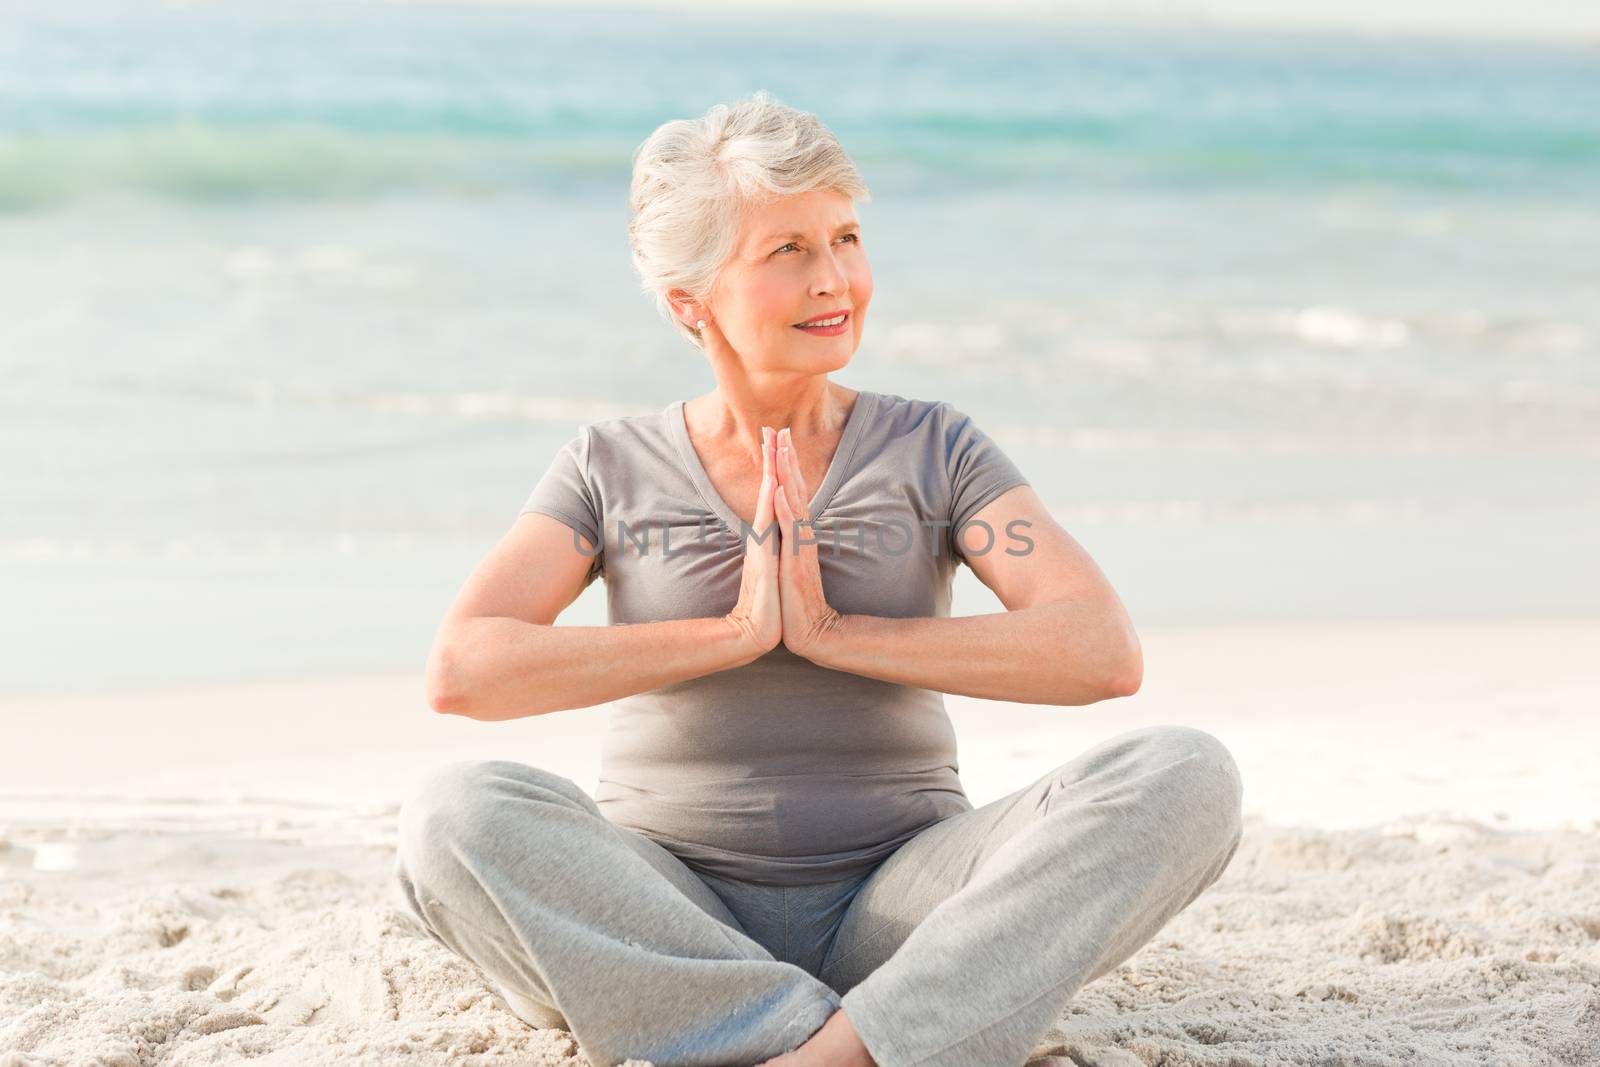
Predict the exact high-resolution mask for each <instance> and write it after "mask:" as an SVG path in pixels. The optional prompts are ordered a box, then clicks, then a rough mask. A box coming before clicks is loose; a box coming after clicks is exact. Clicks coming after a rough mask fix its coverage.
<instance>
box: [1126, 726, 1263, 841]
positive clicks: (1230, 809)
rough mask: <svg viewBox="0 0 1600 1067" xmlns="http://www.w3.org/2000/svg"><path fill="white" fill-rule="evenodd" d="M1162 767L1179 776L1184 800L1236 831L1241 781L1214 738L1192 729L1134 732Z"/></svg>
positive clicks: (1160, 728)
mask: <svg viewBox="0 0 1600 1067" xmlns="http://www.w3.org/2000/svg"><path fill="white" fill-rule="evenodd" d="M1138 733H1139V734H1140V735H1142V739H1143V741H1144V743H1145V744H1147V745H1149V746H1151V749H1152V750H1153V751H1154V752H1156V753H1157V754H1158V755H1159V757H1160V758H1161V760H1162V763H1163V765H1164V766H1166V767H1167V768H1168V769H1169V770H1171V771H1172V772H1173V773H1175V774H1176V775H1178V776H1179V779H1180V780H1181V782H1182V783H1183V789H1184V800H1185V802H1186V803H1187V804H1188V805H1191V806H1198V807H1202V808H1204V810H1205V811H1206V812H1208V813H1210V814H1212V815H1214V816H1215V817H1216V818H1218V819H1219V820H1221V821H1223V822H1225V823H1227V824H1228V825H1229V827H1230V828H1231V829H1232V830H1234V831H1236V830H1237V829H1238V826H1239V823H1240V819H1241V812H1240V809H1241V807H1242V805H1243V800H1244V779H1243V776H1242V775H1241V774H1240V772H1239V764H1238V761H1236V760H1235V759H1234V758H1233V753H1232V752H1230V751H1229V750H1228V746H1227V745H1225V744H1223V743H1222V741H1221V740H1220V739H1219V738H1218V737H1217V736H1216V735H1215V734H1211V733H1208V732H1207V731H1205V730H1201V729H1198V728H1197V727H1193V726H1182V725H1176V724H1169V725H1161V726H1151V727H1148V728H1146V729H1144V730H1141V731H1138Z"/></svg>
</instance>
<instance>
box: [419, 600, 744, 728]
mask: <svg viewBox="0 0 1600 1067" xmlns="http://www.w3.org/2000/svg"><path fill="white" fill-rule="evenodd" d="M756 658H757V654H756V653H755V651H754V649H753V648H752V647H751V643H750V641H749V639H748V638H747V637H746V636H745V635H744V634H743V633H742V632H740V630H739V629H738V627H736V626H735V625H734V624H733V623H731V622H730V621H729V620H728V619H727V618H726V617H716V618H704V619H672V620H666V621H662V622H645V623H633V624H622V623H619V624H615V625H611V626H554V625H551V626H540V625H537V624H535V623H529V622H523V621H522V620H521V619H513V618H504V617H492V618H478V619H469V620H467V621H466V622H463V623H458V624H457V625H456V627H455V628H454V629H453V630H452V631H451V633H450V635H449V638H448V640H447V641H445V642H444V643H443V644H442V645H441V647H440V649H439V651H438V652H437V653H436V656H435V660H434V663H432V664H431V665H430V667H429V676H430V680H429V689H430V690H431V691H432V692H433V693H434V694H435V695H434V696H433V697H431V698H430V699H431V702H432V704H433V706H434V709H435V710H437V711H442V712H447V713H449V714H452V715H465V716H466V717H468V718H471V719H482V720H484V721H499V720H504V719H520V718H524V717H526V716H529V715H543V714H545V713H546V712H550V711H565V710H567V709H569V708H587V707H591V706H593V705H595V704H604V703H606V702H607V701H611V700H617V699H619V698H621V697H626V696H632V695H633V694H635V693H643V692H646V691H648V690H651V689H659V688H661V687H662V686H667V685H672V684H674V683H677V682H682V681H686V680H687V679H690V678H698V677H699V676H701V675H703V674H712V673H715V672H717V671H723V670H727V669H729V668H731V667H739V666H742V665H744V664H746V663H749V662H751V661H753V660H754V659H756Z"/></svg>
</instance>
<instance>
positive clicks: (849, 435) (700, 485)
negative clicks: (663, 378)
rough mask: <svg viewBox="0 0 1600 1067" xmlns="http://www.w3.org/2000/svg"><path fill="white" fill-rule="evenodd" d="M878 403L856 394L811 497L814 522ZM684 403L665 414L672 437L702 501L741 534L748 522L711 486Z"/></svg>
mask: <svg viewBox="0 0 1600 1067" xmlns="http://www.w3.org/2000/svg"><path fill="white" fill-rule="evenodd" d="M876 399H877V395H876V394H875V393H870V392H868V391H867V390H865V389H858V390H856V399H855V403H854V404H852V405H851V407H850V414H849V415H848V416H847V417H846V418H845V424H844V431H843V432H842V433H841V434H840V436H839V444H838V446H837V447H836V448H835V449H834V450H833V458H832V459H831V460H829V461H828V471H827V473H826V474H824V475H823V477H822V484H821V485H819V486H817V489H816V492H814V493H812V494H811V503H810V504H809V505H808V506H807V509H806V513H807V514H809V515H810V516H811V517H812V518H813V519H815V518H817V517H818V516H820V515H821V514H822V513H823V512H824V511H826V510H827V508H828V504H829V502H830V501H831V500H832V499H833V493H834V490H835V489H837V488H838V486H839V481H840V480H841V479H842V478H843V477H844V474H845V470H846V469H847V468H848V467H849V465H850V457H851V455H852V454H853V453H854V451H855V446H856V441H857V440H858V439H859V438H860V437H861V431H862V427H864V426H865V425H866V424H867V419H868V409H869V408H870V407H871V406H872V403H873V402H874V401H875V400H876ZM684 403H685V402H684V401H682V400H674V401H673V402H672V403H671V404H670V405H668V407H667V410H666V413H665V415H666V420H667V429H668V433H669V435H670V436H671V437H672V441H673V444H675V445H677V447H678V452H679V455H680V458H681V459H682V460H683V466H684V469H686V470H687V471H688V472H689V477H690V478H691V479H693V481H694V484H695V488H696V489H698V490H700V495H701V497H703V498H704V499H705V502H706V503H707V504H708V505H710V507H711V510H712V511H715V512H716V513H717V516H718V517H719V518H721V519H722V521H723V522H724V523H726V524H727V526H728V529H730V530H732V531H734V532H735V533H738V532H739V527H740V524H741V523H743V522H744V520H743V519H741V518H740V517H739V516H738V514H737V513H735V512H734V510H733V509H732V508H730V507H729V506H728V504H727V501H725V500H723V499H722V497H721V495H720V494H718V492H717V489H716V486H714V485H712V484H711V475H709V474H708V473H706V468H705V464H703V463H701V462H700V455H699V453H697V452H696V451H695V450H694V443H693V442H692V441H690V440H689V423H688V420H687V418H686V417H685V416H684V411H683V408H684Z"/></svg>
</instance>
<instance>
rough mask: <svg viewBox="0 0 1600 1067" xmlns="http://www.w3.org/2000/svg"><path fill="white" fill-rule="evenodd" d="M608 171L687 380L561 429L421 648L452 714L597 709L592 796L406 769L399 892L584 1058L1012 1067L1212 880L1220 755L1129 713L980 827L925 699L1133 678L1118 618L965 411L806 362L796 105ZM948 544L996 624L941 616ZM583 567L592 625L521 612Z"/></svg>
mask: <svg viewBox="0 0 1600 1067" xmlns="http://www.w3.org/2000/svg"><path fill="white" fill-rule="evenodd" d="M634 168H635V169H634V178H633V186H632V192H631V207H632V210H633V216H634V217H633V220H632V223H631V226H630V239H631V243H632V249H633V254H634V262H635V264H636V265H637V267H638V269H639V270H640V272H641V274H642V276H643V279H644V282H645V286H646V288H647V290H648V291H649V292H651V293H653V294H655V295H656V297H657V299H658V300H659V301H660V304H659V306H660V307H661V309H662V310H663V311H664V312H665V313H666V314H668V315H669V316H670V318H671V321H672V322H673V323H674V324H675V326H676V327H677V328H678V329H679V330H681V331H683V332H684V334H685V336H686V337H687V338H688V339H689V340H690V341H691V342H692V343H693V344H695V345H696V346H697V347H698V348H700V349H701V350H702V351H703V352H704V353H705V356H706V358H707V359H708V360H709V362H710V364H711V371H712V373H713V374H714V375H715V378H716V388H714V389H713V390H712V391H711V392H709V393H707V394H706V395H704V396H699V397H696V398H694V399H692V400H689V401H675V402H673V403H672V404H669V405H668V406H667V407H665V408H664V409H661V410H660V411H658V412H655V413H652V414H645V415H635V416H626V417H619V418H611V419H605V420H601V421H597V422H593V423H589V424H586V425H584V426H582V427H581V428H580V432H579V433H578V434H577V435H576V436H575V437H574V438H573V439H572V440H571V441H570V442H568V443H567V444H566V445H565V446H564V447H563V448H562V449H561V450H560V451H559V452H558V453H557V455H556V457H555V459H554V461H553V462H552V464H551V465H550V467H549V468H548V470H547V471H546V472H545V474H544V476H543V477H542V478H541V479H540V480H539V482H538V483H537V485H536V486H535V488H534V490H533V493H532V496H531V497H530V498H529V499H528V501H527V503H526V504H525V505H524V507H523V509H522V512H521V514H520V515H519V516H518V517H517V520H516V522H515V524H514V525H513V527H512V529H511V530H510V532H509V533H507V534H506V536H505V538H504V539H503V540H502V541H501V543H500V544H499V545H498V546H496V547H495V549H494V550H493V551H492V552H491V553H490V554H489V556H488V558H487V559H486V560H485V561H484V562H483V563H482V564H481V565H480V567H479V568H478V570H477V571H476V572H474V574H473V575H472V577H471V578H470V579H469V580H468V582H467V583H466V585H465V587H464V588H463V589H462V591H461V594H460V597H459V599H458V601H457V602H456V604H455V605H454V606H453V607H452V608H451V610H450V612H449V615H448V617H447V618H446V620H445V622H444V624H443V625H442V626H441V629H440V633H439V637H438V639H437V641H436V643H435V648H434V654H433V655H432V656H431V657H430V662H429V668H428V677H429V686H430V691H431V697H430V699H431V701H432V704H433V707H434V708H435V709H436V710H438V711H441V712H447V713H451V714H458V715H464V716H468V717H470V718H474V719H480V720H486V721H490V720H502V719H511V718H517V717H521V716H526V715H540V714H544V713H547V712H552V711H559V710H563V709H571V708H585V707H590V706H593V705H597V704H610V705H611V712H610V714H611V719H610V730H609V733H608V735H607V738H606V741H605V745H604V749H603V755H602V768H601V777H600V782H599V788H598V790H597V792H596V795H595V796H594V797H593V798H591V797H590V796H589V795H588V794H587V793H585V791H584V790H583V789H581V788H580V787H579V786H578V785H577V784H575V783H574V782H573V781H572V780H571V779H569V778H567V777H565V776H563V775H562V774H560V773H558V772H557V771H556V770H553V769H550V768H547V767H538V766H532V765H527V764H523V763H520V762H515V761H511V760H482V761H468V762H459V763H454V764H451V765H449V766H446V767H444V768H442V769H440V770H439V771H438V772H437V773H435V774H433V775H431V776H429V777H428V778H427V779H426V781H424V782H422V783H421V784H420V785H419V786H418V788H417V789H416V790H415V791H413V792H412V793H411V794H410V795H409V796H408V797H407V799H406V803H405V804H404V805H403V807H402V809H401V813H400V841H399V852H398V857H397V865H396V874H397V877H398V885H399V888H400V891H401V893H402V896H403V899H404V902H405V904H406V906H407V907H408V908H409V910H410V912H411V914H413V915H414V916H415V917H416V919H417V920H418V922H419V923H420V924H421V925H422V927H423V928H424V929H425V930H426V931H427V933H428V934H429V935H430V936H431V937H433V938H434V939H436V940H437V941H438V942H439V943H440V944H442V945H444V946H446V947H447V948H449V949H450V950H452V951H453V952H455V953H457V954H459V955H460V956H462V957H464V958H465V959H466V960H468V961H470V962H471V963H472V964H473V965H474V966H475V967H476V968H477V969H478V970H479V971H480V972H481V973H482V974H483V975H484V976H485V978H486V979H487V980H488V981H489V982H490V983H492V984H493V985H494V986H495V987H496V989H497V990H498V991H499V992H500V993H501V995H503V996H504V997H505V999H506V1002H507V1004H508V1005H509V1006H510V1008H511V1009H512V1010H513V1011H514V1012H516V1013H517V1014H518V1015H519V1016H520V1017H522V1018H523V1019H525V1020H526V1021H528V1022H530V1023H532V1024H534V1025H536V1026H552V1027H560V1028H563V1029H567V1030H569V1031H570V1032H571V1033H572V1035H573V1037H574V1038H575V1039H576V1041H577V1043H578V1045H579V1047H580V1049H581V1050H582V1051H583V1053H584V1054H585V1055H586V1056H587V1057H588V1058H589V1060H590V1062H592V1063H593V1064H595V1067H609V1065H611V1064H615V1063H619V1062H621V1061H623V1060H626V1059H629V1058H633V1059H639V1060H649V1061H652V1062H654V1063H655V1064H656V1065H657V1067H687V1065H706V1067H712V1065H746V1064H750V1065H753V1064H759V1063H772V1064H777V1065H780V1067H806V1065H817V1067H824V1065H828V1067H853V1065H858V1064H859V1065H871V1064H878V1065H879V1067H1020V1065H1022V1064H1023V1063H1024V1061H1025V1060H1027V1059H1028V1057H1029V1054H1030V1053H1031V1052H1034V1051H1037V1050H1038V1049H1039V1047H1040V1046H1039V1042H1040V1039H1041V1038H1042V1037H1044V1036H1045V1034H1046V1031H1047V1030H1048V1029H1049V1028H1050V1026H1051V1025H1052V1023H1054V1022H1055V1020H1056V1019H1057V1018H1058V1017H1059V1016H1060V1015H1061V1013H1062V1011H1063V1009H1064V1008H1065V1007H1066V1005H1067V1002H1068V1001H1069V999H1070V998H1071V997H1072V995H1073V994H1074V993H1075V992H1076V991H1077V990H1078V989H1079V988H1080V987H1081V986H1082V985H1083V984H1084V983H1086V982H1089V981H1091V980H1092V979H1094V978H1095V977H1096V976H1098V975H1101V974H1104V973H1106V972H1107V971H1109V970H1110V969H1111V968H1113V967H1115V966H1116V965H1117V964H1118V963H1120V962H1121V961H1123V960H1125V959H1127V958H1128V957H1129V956H1131V955H1132V954H1133V953H1134V952H1135V951H1136V950H1137V949H1138V948H1139V947H1140V946H1141V945H1143V944H1144V943H1145V942H1146V941H1148V940H1149V939H1150V938H1151V937H1152V936H1153V935H1154V934H1155V933H1156V931H1157V930H1159V929H1160V928H1161V927H1162V926H1163V925H1164V924H1165V923H1166V922H1167V921H1168V920H1169V919H1170V918H1171V917H1172V916H1173V915H1175V914H1176V913H1178V912H1179V911H1181V910H1182V909H1183V908H1185V907H1186V906H1187V905H1188V904H1189V903H1190V902H1191V901H1193V900H1194V899H1195V897H1196V896H1198V895H1199V894H1200V892H1201V891H1202V890H1204V889H1205V888H1206V887H1207V886H1208V885H1210V884H1211V883H1212V882H1214V881H1215V880H1216V879H1217V878H1218V876H1220V874H1221V873H1222V871H1223V870H1224V868H1225V867H1226V866H1227V864H1228V862H1229V861H1230V860H1231V859H1232V857H1233V854H1234V850H1235V849H1236V847H1237V845H1238V842H1239V839H1240V832H1241V824H1240V811H1239V806H1240V799H1241V785H1240V780H1239V774H1238V770H1237V768H1236V767H1235V764H1234V762H1233V760H1232V758H1231V757H1230V755H1229V753H1228V751H1227V749H1226V748H1225V747H1224V746H1223V745H1222V744H1221V743H1220V742H1219V741H1218V740H1217V739H1216V738H1215V737H1213V736H1212V735H1210V734H1209V733H1206V732H1204V731H1202V730H1198V729H1194V728H1191V727H1186V726H1160V727H1152V728H1146V729H1141V730H1135V731H1132V732H1128V733H1124V734H1121V735H1119V736H1117V737H1113V738H1111V739H1109V740H1107V741H1104V742H1103V743H1101V744H1100V745H1098V746H1096V747H1094V748H1092V749H1090V750H1088V751H1086V752H1082V753H1079V754H1077V755H1075V756H1073V757H1072V758H1071V759H1068V760H1067V761H1066V762H1064V763H1062V764H1060V765H1059V766H1058V767H1056V768H1055V769H1053V770H1051V771H1050V772H1049V773H1048V774H1045V775H1044V776H1042V777H1040V778H1039V779H1037V780H1036V781H1033V782H1031V783H1026V784H1022V785H1021V786H1020V788H1018V789H1017V790H1016V791H1015V792H1013V793H1011V794H1010V795H1009V796H1005V797H1002V798H1000V799H998V800H995V801H993V802H992V803H989V804H986V805H984V806H983V807H979V808H974V807H973V805H972V804H971V803H970V802H969V801H968V799H967V797H966V795H965V793H964V792H963V790H962V786H961V781H960V779H959V777H958V776H957V763H956V745H955V736H954V733H953V731H952V729H951V724H950V720H949V718H948V717H947V715H946V714H945V709H944V702H943V700H944V698H943V694H944V693H958V694H963V695H966V696H970V697H980V698H989V699H994V700H1010V701H1021V702H1025V703H1035V704H1054V705H1064V706H1077V705H1084V704H1090V703H1093V702H1095V701H1099V700H1105V699H1108V698H1113V697H1119V696H1126V695H1129V694H1131V693H1133V692H1135V691H1136V690H1137V689H1138V688H1139V684H1140V675H1141V671H1142V660H1141V653H1140V648H1139V643H1138V639H1137V637H1136V635H1135V633H1134V630H1133V627H1132V625H1131V623H1130V621H1129V619H1128V616H1127V613H1126V612H1125V611H1124V609H1123V606H1122V604H1121V602H1120V601H1119V599H1118V597H1117V595H1116V594H1115V593H1114V592H1113V591H1112V589H1111V588H1110V586H1109V585H1108V584H1107V582H1106V579H1105V577H1104V576H1103V575H1102V573H1101V572H1100V570H1099V569H1098V568H1097V567H1096V565H1095V564H1094V562H1093V561H1092V560H1091V559H1090V558H1089V557H1088V555H1087V554H1085V552H1084V551H1083V549H1082V548H1081V547H1080V546H1079V545H1078V544H1077V543H1076V542H1075V541H1074V540H1073V539H1072V538H1071V537H1070V536H1069V535H1068V534H1067V533H1066V531H1064V530H1063V529H1062V528H1061V527H1060V526H1059V525H1058V524H1057V523H1056V522H1055V521H1054V520H1053V519H1052V518H1051V517H1050V515H1049V513H1048V512H1047V511H1046V509H1045V507H1044V505H1043V504H1042V503H1041V501H1040V499H1039V497H1038V496H1037V494H1036V493H1035V492H1034V490H1033V488H1032V487H1031V486H1030V485H1029V484H1028V482H1027V481H1026V479H1025V478H1024V477H1023V475H1022V473H1021V472H1020V471H1019V470H1018V468H1017V467H1016V466H1015V464H1013V463H1012V461H1011V460H1010V459H1009V458H1008V457H1007V456H1006V455H1005V453H1004V452H1002V451H1001V449H1000V448H999V447H998V446H997V445H996V444H995V442H994V441H993V440H992V439H991V438H990V437H989V436H988V435H986V434H985V433H984V432H983V431H982V430H980V429H979V428H978V427H977V426H976V425H974V423H973V421H972V420H971V419H970V418H968V417H967V416H966V415H964V414H963V413H961V412H960V411H958V410H956V409H955V408H953V407H951V406H950V405H949V404H948V403H944V402H933V401H926V400H914V399H908V398H906V397H904V396H900V395H897V394H891V393H878V392H872V391H868V390H859V389H849V388H846V387H844V386H842V385H840V384H838V383H836V382H833V381H832V380H830V377H829V376H830V375H831V374H832V373H833V372H835V371H838V370H840V369H841V368H843V367H844V366H846V365H847V364H848V363H849V362H850V358H851V356H852V355H853V354H854V353H855V351H856V348H857V346H858V345H859V344H860V342H861V337H862V333H863V330H864V328H865V323H866V317H867V308H868V305H869V303H870V301H871V299H872V273H871V270H870V269H869V267H868V263H867V252H866V248H865V246H864V245H863V243H862V235H861V226H860V224H859V221H858V220H857V219H856V218H855V215H854V212H853V210H852V205H853V204H854V203H855V202H856V201H858V200H865V199H868V194H867V189H866V187H865V185H864V184H863V182H862V180H861V178H860V176H859V175H858V174H857V172H856V169H855V167H854V166H853V165H852V163H851V161H850V159H849V158H848V157H847V156H846V155H845V153H844V151H843V150H842V149H841V148H840V146H839V144H838V143H837V142H836V141H835V139H834V137H833V135H832V134H831V133H830V132H829V131H828V130H827V128H826V127H824V126H823V125H822V124H821V123H820V122H819V121H818V120H817V119H816V118H815V117H814V116H812V115H809V114H807V113H804V112H801V111H797V110H795V109H792V108H789V107H786V106H784V105H782V104H780V103H778V102H776V101H774V100H772V99H771V98H769V97H768V96H767V95H766V94H765V93H757V94H756V95H755V96H754V97H752V98H751V99H749V100H745V101H741V102H739V103H737V104H736V105H733V106H727V105H718V106H716V107H713V108H711V109H710V110H709V111H708V112H707V113H706V114H705V115H704V116H702V117H701V118H700V119H698V120H694V121H689V120H681V121H673V122H668V123H666V124H665V125H663V126H662V127H660V128H659V129H657V130H656V131H655V132H654V133H653V134H652V135H651V136H650V137H649V138H648V139H647V140H646V141H645V143H644V144H643V145H642V146H641V147H640V149H639V151H638V153H637V154H636V157H635V163H634ZM613 534H614V536H611V535H613ZM961 563H965V564H967V565H968V566H970V567H971V568H972V570H973V571H974V573H976V575H977V576H978V578H980V579H981V580H982V581H983V582H984V583H985V584H986V585H987V586H989V588H990V589H992V590H993V591H994V592H995V594H996V596H997V597H998V598H999V599H1000V601H1001V602H1002V603H1003V604H1004V606H1005V609H1006V610H1005V611H1004V612H998V613H995V614H988V615H979V616H974V617H966V618H951V617H950V589H951V582H952V578H953V575H954V571H955V568H956V567H957V566H958V565H960V564H961ZM601 576H603V577H604V578H605V582H606V593H607V597H608V606H609V619H610V623H611V625H608V626H595V627H578V626H559V627H558V626H555V625H554V623H555V620H556V617H557V616H558V615H559V614H560V612H561V611H562V610H563V609H565V608H566V607H567V605H569V604H570V603H571V602H572V601H573V599H574V598H576V597H577V596H578V594H579V593H580V592H582V591H583V589H584V588H586V587H587V585H588V584H589V583H590V582H592V581H593V580H594V579H595V578H597V577H601Z"/></svg>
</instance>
